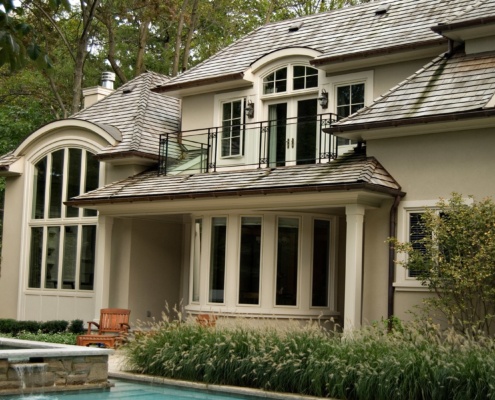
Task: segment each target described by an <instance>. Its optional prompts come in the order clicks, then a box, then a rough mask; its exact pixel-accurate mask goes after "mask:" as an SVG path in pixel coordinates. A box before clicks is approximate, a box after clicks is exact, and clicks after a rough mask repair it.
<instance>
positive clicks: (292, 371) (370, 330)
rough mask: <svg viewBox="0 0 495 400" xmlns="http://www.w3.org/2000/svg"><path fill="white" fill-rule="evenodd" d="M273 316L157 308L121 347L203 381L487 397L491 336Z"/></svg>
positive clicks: (137, 367) (376, 394)
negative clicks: (232, 318) (209, 323)
mask: <svg viewBox="0 0 495 400" xmlns="http://www.w3.org/2000/svg"><path fill="white" fill-rule="evenodd" d="M257 322H259V321H257ZM255 325H258V326H255ZM276 325H278V326H275V325H274V324H271V325H270V324H265V325H264V324H259V323H257V324H255V323H253V322H252V321H242V320H239V321H236V323H235V324H232V323H230V324H228V325H226V326H222V324H217V326H216V327H204V326H200V325H198V324H197V323H195V322H194V321H187V322H179V321H168V319H167V318H164V319H163V321H160V322H157V323H153V324H151V325H148V326H146V327H143V328H142V329H141V330H140V331H138V332H136V335H135V338H134V339H132V340H131V341H130V342H129V343H128V344H127V345H126V347H125V349H124V350H125V352H126V355H127V357H128V367H129V368H130V369H132V370H134V371H137V372H140V373H143V374H149V375H157V376H161V377H167V378H172V379H181V380H188V381H195V382H203V383H208V384H217V385H234V386H244V387H251V388H258V389H264V390H267V391H276V392H286V393H299V394H304V395H312V396H320V397H332V398H338V399H387V400H388V399H392V398H401V399H449V400H450V399H495V345H494V341H493V340H492V339H491V338H487V337H483V336H480V335H473V336H467V335H460V334H457V333H454V332H453V331H442V330H440V328H439V327H437V326H435V325H433V324H427V323H421V324H418V323H411V324H395V329H394V330H392V331H391V332H389V331H388V330H387V329H386V324H375V325H373V326H369V327H366V328H363V329H361V330H356V331H353V332H352V333H345V334H341V333H338V332H335V331H328V330H325V329H322V328H321V326H320V324H307V325H305V326H303V327H302V326H300V325H298V324H295V323H293V324H290V323H287V324H282V323H278V324H276ZM281 325H283V327H281Z"/></svg>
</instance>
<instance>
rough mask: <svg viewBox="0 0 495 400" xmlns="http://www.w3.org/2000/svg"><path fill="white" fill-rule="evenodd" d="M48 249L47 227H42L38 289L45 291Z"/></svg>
mask: <svg viewBox="0 0 495 400" xmlns="http://www.w3.org/2000/svg"><path fill="white" fill-rule="evenodd" d="M47 249H48V227H47V226H46V225H45V226H43V247H42V250H41V273H40V289H45V273H46V258H47V254H46V253H47Z"/></svg>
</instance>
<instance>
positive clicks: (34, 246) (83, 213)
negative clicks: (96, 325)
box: [27, 148, 100, 290]
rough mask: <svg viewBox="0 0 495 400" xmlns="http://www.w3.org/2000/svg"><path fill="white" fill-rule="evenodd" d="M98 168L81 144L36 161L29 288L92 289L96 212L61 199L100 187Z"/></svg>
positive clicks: (30, 230)
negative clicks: (67, 203)
mask: <svg viewBox="0 0 495 400" xmlns="http://www.w3.org/2000/svg"><path fill="white" fill-rule="evenodd" d="M99 169H100V168H99V162H98V160H96V158H95V157H94V155H93V154H92V153H90V152H89V151H87V150H84V149H80V148H63V149H59V150H55V151H53V152H51V153H49V154H47V155H46V156H44V157H43V158H42V159H41V160H39V161H38V162H36V164H35V165H34V177H33V201H32V212H31V216H30V219H29V228H30V229H29V232H30V248H29V259H28V262H29V272H28V282H27V284H28V288H30V289H46V290H93V284H94V268H95V244H96V216H97V213H96V211H94V210H83V209H79V208H74V207H68V206H65V205H64V204H63V203H64V201H66V200H68V199H70V198H71V197H74V196H77V195H79V194H81V193H84V192H87V191H90V190H93V189H96V188H97V187H98V184H99Z"/></svg>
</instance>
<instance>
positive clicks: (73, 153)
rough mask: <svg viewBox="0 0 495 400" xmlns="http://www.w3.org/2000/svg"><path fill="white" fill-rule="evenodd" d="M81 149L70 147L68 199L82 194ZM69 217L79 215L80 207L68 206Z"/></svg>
mask: <svg viewBox="0 0 495 400" xmlns="http://www.w3.org/2000/svg"><path fill="white" fill-rule="evenodd" d="M81 157H82V150H81V149H69V176H68V179H67V198H66V200H68V199H70V198H72V197H75V196H78V195H79V194H81ZM66 214H67V217H78V216H79V208H76V207H67V211H66Z"/></svg>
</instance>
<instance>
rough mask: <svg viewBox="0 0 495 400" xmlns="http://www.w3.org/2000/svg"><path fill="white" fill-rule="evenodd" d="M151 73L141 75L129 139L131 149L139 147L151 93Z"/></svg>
mask: <svg viewBox="0 0 495 400" xmlns="http://www.w3.org/2000/svg"><path fill="white" fill-rule="evenodd" d="M152 78H153V77H152V75H151V74H146V76H144V77H143V87H142V88H141V90H140V93H139V100H138V101H137V109H136V116H135V117H134V120H135V124H134V127H133V129H132V139H131V149H132V150H137V149H139V145H140V143H141V138H142V132H143V129H144V120H145V118H144V116H145V114H146V110H147V109H148V104H149V98H150V94H151V88H150V86H151V82H152Z"/></svg>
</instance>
